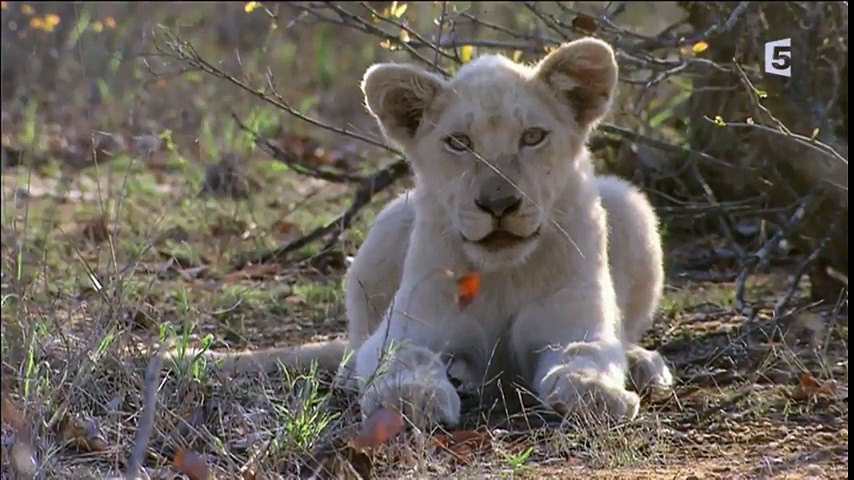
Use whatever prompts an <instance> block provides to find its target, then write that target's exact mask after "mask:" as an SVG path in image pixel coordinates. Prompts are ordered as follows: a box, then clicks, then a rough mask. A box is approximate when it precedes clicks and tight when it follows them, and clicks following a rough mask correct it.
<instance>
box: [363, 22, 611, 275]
mask: <svg viewBox="0 0 854 480" xmlns="http://www.w3.org/2000/svg"><path fill="white" fill-rule="evenodd" d="M616 83H617V63H616V61H615V58H614V51H613V50H612V49H611V47H610V46H609V45H608V44H607V43H605V42H602V41H600V40H596V39H593V38H584V39H580V40H576V41H573V42H570V43H567V44H564V45H563V46H561V47H560V48H558V49H557V50H555V51H553V52H551V53H550V54H549V55H547V56H546V57H545V58H544V59H543V60H542V61H540V62H539V63H538V64H537V65H535V66H528V65H522V64H518V63H516V62H513V61H512V60H509V59H507V58H506V57H502V56H497V55H489V56H483V57H480V58H478V59H476V60H473V61H472V62H470V63H468V64H466V65H464V66H463V67H462V68H460V70H459V71H458V72H457V74H456V75H455V76H454V77H453V78H451V79H444V78H442V77H440V76H438V75H435V74H432V73H429V72H427V71H425V70H423V69H421V68H418V67H415V66H412V65H403V64H389V63H385V64H378V65H374V66H372V67H370V68H369V69H368V70H367V72H366V73H365V77H364V80H363V82H362V90H363V91H364V94H365V100H366V104H367V107H368V109H369V110H370V112H371V113H372V114H373V115H374V116H375V117H376V119H377V121H378V122H379V124H380V127H381V129H382V131H383V133H384V135H385V136H386V137H387V138H388V139H389V140H391V141H393V142H395V143H397V144H398V145H400V146H401V147H402V149H403V150H404V152H405V153H406V155H407V156H408V158H409V160H410V162H411V164H412V167H413V171H414V172H415V177H416V182H417V188H418V190H419V192H420V197H421V198H422V199H424V201H425V202H426V203H428V204H429V205H430V207H428V208H429V210H430V213H429V215H430V216H431V217H434V216H437V217H440V218H431V220H435V221H440V222H445V223H446V224H447V227H446V228H445V233H446V234H450V235H456V236H458V238H460V239H461V240H462V244H463V250H464V252H465V254H466V255H467V256H468V257H469V259H470V260H471V261H473V262H474V263H476V264H479V265H480V266H481V267H484V268H489V267H491V268H500V267H502V266H512V265H514V264H517V263H519V262H521V261H523V260H524V259H525V258H527V257H528V256H529V255H530V254H531V253H532V252H533V251H534V250H535V249H536V247H537V245H538V244H539V243H540V241H541V237H542V236H543V235H545V234H549V233H553V231H554V229H555V228H559V227H557V226H555V225H553V223H554V222H550V220H551V219H553V218H554V217H555V213H560V211H561V210H566V208H567V206H568V205H567V204H565V203H564V204H561V205H559V206H557V207H556V202H557V201H558V200H559V199H561V198H566V195H567V194H570V195H571V190H572V188H573V185H578V183H577V181H578V179H579V178H580V177H582V176H585V175H589V174H588V173H587V172H588V167H587V166H585V165H582V163H584V162H587V160H586V158H583V159H582V157H583V156H584V155H583V154H584V152H585V146H584V144H585V142H586V141H587V138H588V135H589V133H590V130H591V129H592V128H593V126H594V125H595V124H596V122H597V121H598V120H599V119H600V118H601V117H602V116H603V115H604V114H605V113H606V112H607V110H608V108H609V106H610V104H611V100H612V98H613V95H614V90H615V86H616ZM570 204H571V202H570ZM419 208H421V209H423V208H425V207H423V206H419ZM419 211H421V210H419ZM564 213H566V212H564Z"/></svg>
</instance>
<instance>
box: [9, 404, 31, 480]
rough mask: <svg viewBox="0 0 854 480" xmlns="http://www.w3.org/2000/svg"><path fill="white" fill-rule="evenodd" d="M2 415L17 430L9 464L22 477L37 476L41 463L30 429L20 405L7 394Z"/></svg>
mask: <svg viewBox="0 0 854 480" xmlns="http://www.w3.org/2000/svg"><path fill="white" fill-rule="evenodd" d="M0 416H2V421H3V423H5V424H7V425H9V426H10V427H12V429H13V430H14V432H15V443H14V444H12V448H11V451H10V457H11V458H10V459H9V464H10V466H11V467H12V470H14V471H15V473H17V474H18V475H19V476H20V478H27V479H29V478H35V477H36V473H38V470H39V465H38V460H37V458H36V449H35V448H33V443H32V441H31V439H30V431H29V429H28V428H27V422H26V420H25V419H24V414H23V412H22V411H21V409H20V407H18V405H16V404H15V403H14V402H12V400H11V399H9V397H7V396H6V395H4V396H3V401H2V407H0Z"/></svg>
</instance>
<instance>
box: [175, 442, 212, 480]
mask: <svg viewBox="0 0 854 480" xmlns="http://www.w3.org/2000/svg"><path fill="white" fill-rule="evenodd" d="M172 465H173V466H174V467H175V470H177V471H178V472H179V473H183V474H184V475H186V476H187V477H188V478H189V479H190V480H209V479H210V478H211V471H210V468H209V467H208V465H207V462H205V459H204V458H202V456H201V455H199V454H198V453H195V452H193V451H190V450H187V449H186V448H184V449H181V450H179V451H178V453H176V454H175V459H174V460H173V461H172Z"/></svg>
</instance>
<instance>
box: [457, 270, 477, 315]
mask: <svg viewBox="0 0 854 480" xmlns="http://www.w3.org/2000/svg"><path fill="white" fill-rule="evenodd" d="M478 290H480V274H478V273H477V272H470V273H467V274H465V275H463V276H462V277H460V278H458V279H457V305H458V306H459V307H460V308H461V309H462V308H466V307H468V306H469V305H470V304H471V302H472V301H474V297H475V296H476V295H477V292H478Z"/></svg>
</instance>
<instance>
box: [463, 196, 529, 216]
mask: <svg viewBox="0 0 854 480" xmlns="http://www.w3.org/2000/svg"><path fill="white" fill-rule="evenodd" d="M474 204H475V205H477V208H479V209H481V210H483V211H484V212H486V213H488V214H490V215H492V216H493V217H503V216H504V215H509V214H511V213H513V212H515V211H516V210H519V207H521V206H522V197H517V196H516V195H504V196H494V197H493V196H489V195H481V196H479V197H478V198H477V199H475V201H474Z"/></svg>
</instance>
